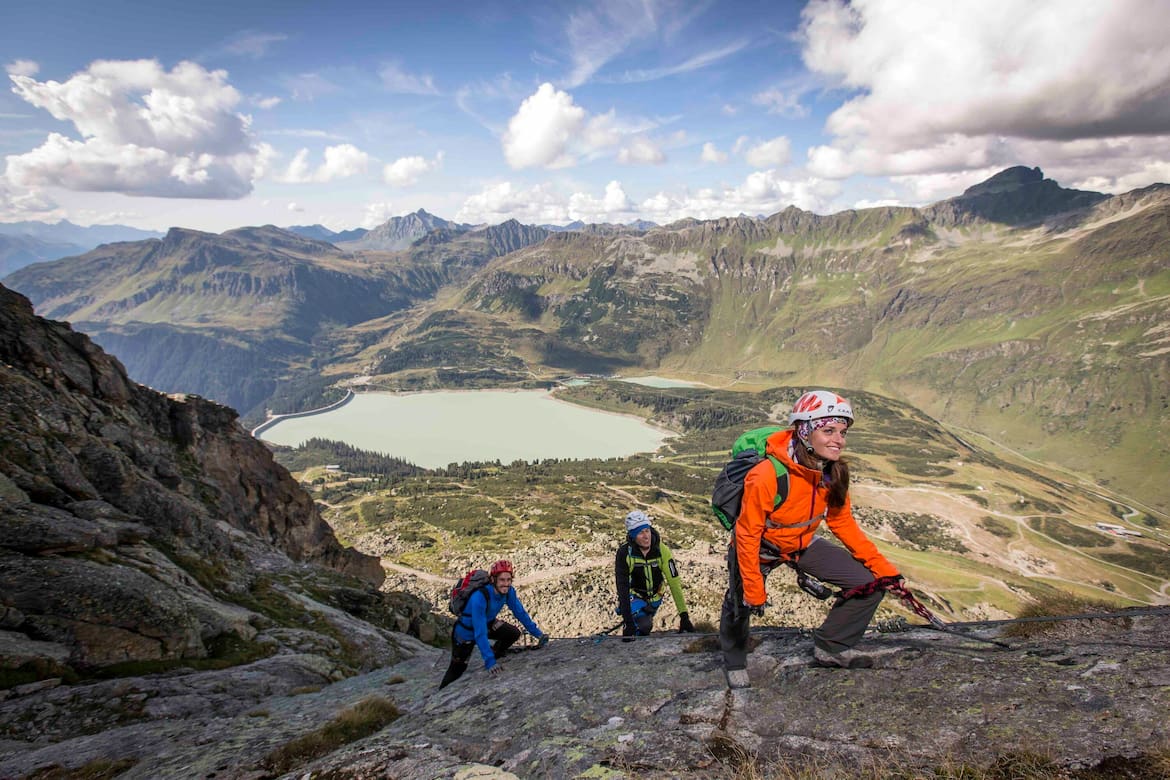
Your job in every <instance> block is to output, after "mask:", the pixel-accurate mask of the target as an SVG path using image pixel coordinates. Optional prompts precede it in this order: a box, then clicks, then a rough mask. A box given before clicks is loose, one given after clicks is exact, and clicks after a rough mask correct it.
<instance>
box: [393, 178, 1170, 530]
mask: <svg viewBox="0 0 1170 780" xmlns="http://www.w3.org/2000/svg"><path fill="white" fill-rule="evenodd" d="M1023 170H1024V171H1027V170H1028V169H1023ZM1005 173H1009V172H1005ZM972 190H973V192H972V191H969V192H968V193H967V194H965V195H964V196H961V197H960V198H956V199H954V200H953V201H947V202H944V203H941V204H936V205H935V206H933V207H931V208H929V209H922V210H918V209H910V208H880V209H868V210H864V211H848V212H842V213H840V214H834V215H831V216H818V215H814V214H809V213H807V212H802V211H800V210H798V209H795V208H789V209H787V210H785V211H782V212H780V213H778V214H776V215H773V216H772V217H769V218H768V219H767V220H764V221H757V220H752V219H747V218H739V219H721V220H711V221H707V222H695V221H687V222H683V223H678V224H675V225H671V226H667V227H666V228H660V229H656V230H651V231H649V232H647V233H645V234H643V235H621V236H603V235H589V234H582V233H563V234H558V235H557V236H554V237H551V238H549V239H548V240H546V241H544V242H543V243H541V244H538V245H534V246H530V247H528V248H526V249H524V250H521V251H519V252H515V253H513V254H510V255H508V256H505V257H502V258H499V259H498V260H496V261H494V262H492V263H491V264H489V265H488V266H487V267H485V268H484V269H483V271H481V272H480V273H479V274H477V276H476V277H475V278H474V279H473V280H472V282H471V283H470V284H469V285H468V286H467V287H466V288H465V290H464V292H463V295H462V296H461V298H460V299H458V300H457V301H456V302H455V304H454V306H452V303H451V301H450V300H447V301H444V302H442V303H438V304H434V305H432V307H431V309H430V311H431V316H430V317H428V318H422V319H420V320H419V323H420V324H418V325H417V326H416V327H415V329H414V331H413V332H411V333H406V334H404V333H401V332H399V333H397V334H396V335H395V343H394V344H393V345H392V346H388V347H387V349H386V350H385V351H384V353H383V356H385V355H394V354H402V353H409V352H410V351H411V350H412V349H414V348H416V347H417V345H418V344H420V343H423V342H425V341H426V340H428V339H430V338H432V337H433V331H432V329H433V327H434V323H435V322H437V321H440V320H441V321H442V322H444V323H445V326H444V327H445V328H446V329H447V331H448V332H447V334H446V343H447V344H448V346H449V347H451V348H450V349H449V350H448V352H447V353H446V355H445V359H446V360H447V362H448V363H449V364H450V363H458V364H459V365H462V366H463V367H464V368H465V369H468V370H470V369H472V368H476V367H478V368H486V367H488V366H491V365H499V364H500V363H501V362H503V361H506V360H507V359H510V358H511V359H515V358H520V359H522V360H524V361H525V362H526V366H525V368H526V370H528V371H533V372H536V373H538V374H539V373H542V372H543V373H545V374H546V375H552V374H555V373H556V372H558V371H559V372H564V371H584V372H598V371H615V370H616V371H620V370H623V369H625V368H629V369H631V370H637V371H645V370H652V369H656V370H668V371H670V372H673V373H676V374H679V375H681V376H689V377H692V378H699V379H704V380H705V381H708V382H711V383H714V384H720V385H721V384H725V383H729V382H731V381H739V382H746V383H748V384H753V385H755V386H768V385H774V384H779V383H782V382H798V383H802V384H825V385H830V386H839V385H844V386H854V387H863V388H869V389H873V390H878V391H882V392H885V393H887V394H890V395H893V396H896V397H899V398H903V399H906V400H909V401H911V402H912V403H914V404H916V405H918V406H920V407H921V408H923V409H924V410H926V411H927V412H928V413H930V414H932V415H935V416H937V417H939V418H940V419H943V420H946V421H948V422H950V423H953V424H955V425H957V426H962V427H966V428H971V429H974V430H976V431H979V432H981V433H983V434H986V435H987V436H990V437H991V438H993V439H995V440H997V441H1000V442H1002V443H1003V444H1004V445H1005V446H1008V447H1011V448H1012V449H1015V450H1020V451H1021V452H1023V453H1024V454H1025V455H1028V456H1031V457H1034V458H1039V459H1043V460H1048V461H1051V462H1053V463H1055V464H1062V465H1064V466H1066V467H1068V468H1071V469H1073V470H1075V471H1077V472H1081V473H1085V474H1092V475H1094V476H1095V477H1096V478H1097V479H1099V480H1100V481H1101V482H1102V483H1103V484H1106V485H1110V486H1113V487H1115V488H1117V489H1118V490H1120V491H1122V492H1124V493H1126V494H1127V495H1130V496H1131V497H1133V498H1135V499H1136V500H1138V501H1140V502H1144V503H1145V504H1146V505H1147V508H1150V509H1155V510H1157V511H1159V512H1163V513H1165V512H1167V511H1168V510H1170V489H1168V488H1167V487H1166V484H1167V482H1166V480H1165V479H1164V478H1163V474H1164V473H1165V472H1166V471H1167V469H1168V468H1170V456H1168V455H1167V451H1166V448H1165V446H1164V444H1163V442H1164V441H1165V440H1166V436H1167V434H1168V433H1170V424H1168V421H1170V415H1168V414H1167V409H1168V403H1170V401H1168V391H1167V390H1166V388H1167V387H1170V347H1168V346H1167V341H1168V340H1170V330H1168V329H1170V322H1168V319H1167V316H1166V312H1167V303H1168V301H1170V297H1168V293H1170V188H1168V187H1166V186H1164V185H1155V186H1153V187H1150V188H1147V189H1145V190H1140V191H1136V192H1133V193H1128V194H1126V195H1121V196H1115V197H1111V198H1106V197H1105V196H1100V195H1098V194H1095V193H1081V192H1077V191H1070V190H1062V189H1061V188H1059V187H1058V186H1057V185H1055V183H1054V182H1051V181H1049V180H1043V179H1041V180H1040V181H1036V180H1035V177H1034V176H1032V175H1023V176H1013V175H1008V176H1002V177H1001V178H998V180H997V179H993V180H991V181H990V182H989V183H987V186H985V187H983V186H981V187H977V188H972ZM997 198H1000V199H1004V202H1005V203H1007V204H1009V205H1010V206H1011V207H1012V209H1014V212H1013V213H1016V214H1017V217H1016V218H1015V219H1013V220H1011V221H1012V222H1013V223H1015V224H1004V223H1000V222H992V221H989V220H988V219H987V217H986V216H985V215H988V214H990V215H995V214H999V213H1000V211H1001V210H1002V209H1001V208H1000V207H997V206H996V205H995V199H997ZM1070 208H1071V209H1072V210H1071V211H1069V210H1067V209H1070ZM1025 217H1027V218H1025ZM452 308H453V309H454V310H456V311H458V312H459V313H458V314H453V313H448V314H444V315H442V316H441V317H440V315H439V311H440V310H441V309H452ZM459 319H462V320H463V321H464V322H466V323H468V324H469V327H468V328H467V329H466V330H465V331H464V332H463V334H462V339H461V337H460V334H459V333H458V331H457V329H453V328H452V326H451V323H452V322H455V321H456V320H459ZM471 323H474V327H471V326H470V324H471ZM483 332H491V333H494V334H496V336H495V341H496V342H497V343H498V346H496V347H494V348H488V349H486V351H485V348H484V342H482V341H477V340H476V339H475V334H477V333H483ZM534 333H539V334H540V336H539V337H537V336H535V335H534ZM460 343H462V344H463V345H464V346H465V347H466V348H465V349H463V350H462V351H460V350H459V349H457V348H456V346H455V345H458V344H460ZM472 344H475V345H476V346H477V349H475V350H473V349H471V348H470V347H471V345H472ZM539 345H544V346H545V349H543V350H542V349H540V348H539ZM549 345H552V346H553V347H555V348H554V349H550V348H548V347H549ZM375 365H385V366H387V367H389V368H390V369H391V370H398V369H399V366H400V365H401V361H399V362H395V361H393V360H390V361H388V362H385V363H375ZM388 373H389V372H388Z"/></svg>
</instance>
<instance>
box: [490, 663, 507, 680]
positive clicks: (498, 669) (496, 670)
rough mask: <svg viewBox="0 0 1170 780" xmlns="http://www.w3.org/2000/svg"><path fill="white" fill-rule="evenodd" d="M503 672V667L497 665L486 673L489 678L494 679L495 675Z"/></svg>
mask: <svg viewBox="0 0 1170 780" xmlns="http://www.w3.org/2000/svg"><path fill="white" fill-rule="evenodd" d="M503 671H504V667H502V666H500V665H499V664H496V665H495V666H493V667H492V668H491V669H488V670H487V673H488V674H489V675H490V676H492V677H495V676H496V675H498V674H500V673H501V672H503Z"/></svg>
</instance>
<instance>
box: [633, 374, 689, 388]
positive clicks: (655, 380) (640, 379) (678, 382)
mask: <svg viewBox="0 0 1170 780" xmlns="http://www.w3.org/2000/svg"><path fill="white" fill-rule="evenodd" d="M621 381H623V382H630V383H631V384H635V385H644V386H646V387H657V388H660V389H669V388H672V387H706V386H707V385H704V384H703V383H701V382H687V381H685V380H682V379H666V378H665V377H660V376H623V377H622V379H621Z"/></svg>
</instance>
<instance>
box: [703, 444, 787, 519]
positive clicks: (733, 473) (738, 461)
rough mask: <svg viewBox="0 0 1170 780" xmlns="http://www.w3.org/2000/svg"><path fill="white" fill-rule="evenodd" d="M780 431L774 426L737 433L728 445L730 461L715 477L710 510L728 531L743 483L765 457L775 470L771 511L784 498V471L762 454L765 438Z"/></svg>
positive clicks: (735, 517) (778, 462)
mask: <svg viewBox="0 0 1170 780" xmlns="http://www.w3.org/2000/svg"><path fill="white" fill-rule="evenodd" d="M781 430H784V429H783V428H781V427H780V426H777V425H766V426H764V427H763V428H753V429H752V430H750V431H747V432H746V433H743V434H740V436H739V438H738V439H736V440H735V443H734V444H733V445H731V460H729V461H728V462H727V465H725V466H724V467H723V469H722V470H721V471H720V472H719V476H717V477H716V478H715V490H714V491H713V492H712V493H711V509H712V510H713V511H714V512H715V517H716V518H718V520H719V522H720V523H721V524H722V525H723V527H724V528H725V529H727V530H728V531H730V530H731V529H732V528H733V527H734V526H735V521H736V519H737V518H738V517H739V509H740V504H741V502H742V501H743V480H744V478H745V477H746V476H747V473H748V472H749V471H751V470H752V467H754V466H755V465H756V464H757V463H759V462H760V461H762V460H763V459H764V458H765V457H767V459H768V460H770V461H772V466H773V467H774V468H775V469H776V503H775V505H774V506H773V507H772V511H776V507H778V506H780V505H781V504H782V503H784V499H786V498H788V469H787V468H785V466H784V464H783V463H781V462H780V461H779V460H777V459H776V458H774V457H772V456H771V455H767V456H765V455H764V446H765V443H766V442H767V440H768V437H769V436H771V435H772V434H773V433H776V432H777V431H781Z"/></svg>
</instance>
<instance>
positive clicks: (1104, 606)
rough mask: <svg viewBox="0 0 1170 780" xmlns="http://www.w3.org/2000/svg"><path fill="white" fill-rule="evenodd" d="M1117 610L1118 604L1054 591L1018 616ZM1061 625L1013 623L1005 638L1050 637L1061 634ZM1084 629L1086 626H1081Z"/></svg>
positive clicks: (1005, 630) (1051, 615) (1032, 603)
mask: <svg viewBox="0 0 1170 780" xmlns="http://www.w3.org/2000/svg"><path fill="white" fill-rule="evenodd" d="M1116 609H1117V605H1116V604H1110V603H1109V602H1106V601H1097V600H1094V599H1086V598H1082V597H1080V596H1074V595H1073V594H1071V593H1065V592H1063V591H1052V592H1050V593H1046V594H1045V595H1043V596H1041V597H1040V598H1039V599H1037V600H1036V601H1033V602H1031V603H1028V604H1025V605H1024V607H1023V608H1022V609H1021V610H1020V612H1019V614H1018V615H1016V617H1018V618H1033V617H1059V616H1061V615H1079V614H1082V613H1096V612H1112V611H1114V610H1116ZM1062 625H1063V624H1061V623H1040V622H1037V623H1013V624H1012V625H1009V626H1007V627H1006V628H1005V629H1004V631H1003V633H1004V636H1008V637H1016V638H1020V639H1026V638H1029V637H1036V636H1049V635H1053V634H1056V633H1060V631H1061V630H1062V629H1061V626H1062ZM1080 626H1081V628H1078V631H1079V630H1082V629H1083V626H1084V624H1083V623H1082V624H1080Z"/></svg>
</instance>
